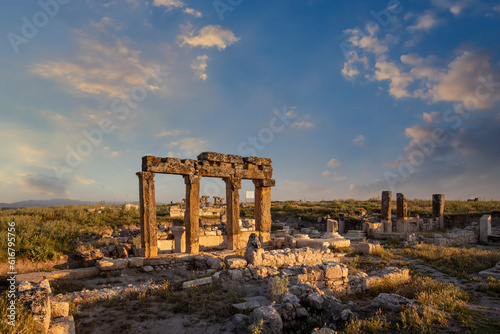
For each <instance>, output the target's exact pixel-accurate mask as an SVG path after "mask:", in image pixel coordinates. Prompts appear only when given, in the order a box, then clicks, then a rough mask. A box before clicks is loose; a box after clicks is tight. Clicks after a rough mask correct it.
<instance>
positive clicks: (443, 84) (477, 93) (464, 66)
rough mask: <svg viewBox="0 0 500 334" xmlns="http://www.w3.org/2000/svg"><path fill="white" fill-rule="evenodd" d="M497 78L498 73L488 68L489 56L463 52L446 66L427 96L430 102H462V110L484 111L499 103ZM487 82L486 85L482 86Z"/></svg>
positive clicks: (499, 90) (494, 69)
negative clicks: (479, 109)
mask: <svg viewBox="0 0 500 334" xmlns="http://www.w3.org/2000/svg"><path fill="white" fill-rule="evenodd" d="M499 75H500V71H499V69H498V68H493V67H492V65H491V62H490V56H489V55H487V54H481V53H478V52H471V51H465V52H463V54H461V55H459V56H458V57H457V58H456V59H455V60H453V61H452V62H451V63H450V64H449V65H448V69H447V71H445V72H443V73H442V74H441V75H440V77H439V82H438V83H437V84H436V85H434V86H433V87H432V88H431V89H430V90H429V96H430V98H431V99H432V100H433V101H448V102H462V103H463V104H464V105H465V106H474V105H475V106H476V107H479V108H488V107H491V106H492V105H493V104H494V102H496V101H497V100H499V99H500V88H499V87H498V77H499ZM487 82H490V85H487V84H485V83H487ZM495 85H496V86H495Z"/></svg>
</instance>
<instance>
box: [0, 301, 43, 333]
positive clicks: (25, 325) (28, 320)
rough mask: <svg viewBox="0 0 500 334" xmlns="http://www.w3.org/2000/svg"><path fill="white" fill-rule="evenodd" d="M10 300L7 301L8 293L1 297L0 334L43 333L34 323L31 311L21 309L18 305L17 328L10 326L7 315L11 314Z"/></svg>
mask: <svg viewBox="0 0 500 334" xmlns="http://www.w3.org/2000/svg"><path fill="white" fill-rule="evenodd" d="M9 305H10V304H9V299H7V293H2V294H1V295H0V314H1V315H2V317H1V318H0V333H4V334H25V333H32V334H38V333H40V334H41V333H42V331H41V330H39V329H38V327H37V326H36V324H35V322H34V321H33V316H32V314H31V312H30V311H28V310H26V309H25V308H23V307H21V306H20V305H16V314H15V315H16V318H15V326H12V325H10V324H9V321H10V320H9V318H7V315H8V314H9V313H10V312H9V310H8V309H7V307H9Z"/></svg>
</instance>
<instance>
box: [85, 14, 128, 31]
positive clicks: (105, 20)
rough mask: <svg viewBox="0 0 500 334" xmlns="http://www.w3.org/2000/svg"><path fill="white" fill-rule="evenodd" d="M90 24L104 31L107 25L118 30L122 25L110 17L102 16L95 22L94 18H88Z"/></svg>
mask: <svg viewBox="0 0 500 334" xmlns="http://www.w3.org/2000/svg"><path fill="white" fill-rule="evenodd" d="M90 26H91V27H92V28H94V29H96V30H99V31H105V30H106V29H107V28H108V27H112V28H113V29H115V30H117V31H119V30H121V29H122V25H121V24H120V23H118V22H116V21H115V20H113V19H112V18H110V17H106V16H105V17H103V18H102V19H101V21H99V22H96V21H94V20H90Z"/></svg>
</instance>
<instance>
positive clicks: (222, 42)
mask: <svg viewBox="0 0 500 334" xmlns="http://www.w3.org/2000/svg"><path fill="white" fill-rule="evenodd" d="M184 30H185V31H184V32H183V33H182V34H180V35H179V36H178V39H179V44H180V45H181V46H184V45H189V46H191V47H201V48H211V47H217V49H219V50H224V49H225V48H226V47H228V46H230V45H232V44H234V43H236V42H237V41H239V40H240V38H239V37H236V36H235V35H234V34H233V32H232V31H231V30H229V29H226V28H222V27H221V26H219V25H207V26H204V27H203V28H201V29H200V30H199V31H198V32H194V31H193V30H192V26H190V25H189V26H186V27H184Z"/></svg>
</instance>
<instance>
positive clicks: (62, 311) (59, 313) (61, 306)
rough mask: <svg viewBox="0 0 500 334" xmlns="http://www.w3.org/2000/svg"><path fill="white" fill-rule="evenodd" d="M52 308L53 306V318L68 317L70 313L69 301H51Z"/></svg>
mask: <svg viewBox="0 0 500 334" xmlns="http://www.w3.org/2000/svg"><path fill="white" fill-rule="evenodd" d="M50 308H51V316H52V317H53V318H57V317H67V316H68V315H69V303H68V302H56V301H52V302H51V303H50Z"/></svg>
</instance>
